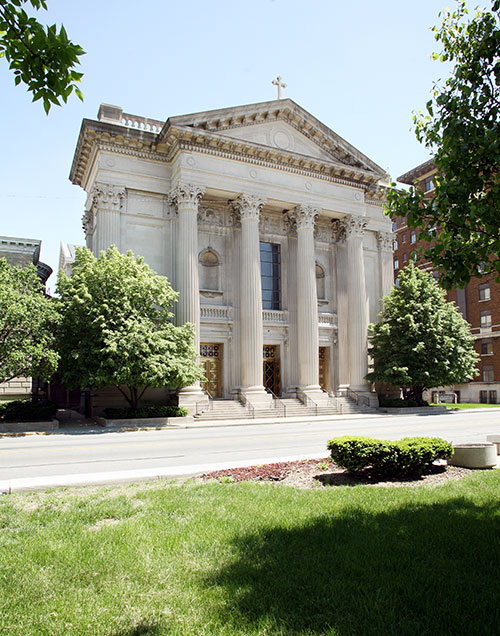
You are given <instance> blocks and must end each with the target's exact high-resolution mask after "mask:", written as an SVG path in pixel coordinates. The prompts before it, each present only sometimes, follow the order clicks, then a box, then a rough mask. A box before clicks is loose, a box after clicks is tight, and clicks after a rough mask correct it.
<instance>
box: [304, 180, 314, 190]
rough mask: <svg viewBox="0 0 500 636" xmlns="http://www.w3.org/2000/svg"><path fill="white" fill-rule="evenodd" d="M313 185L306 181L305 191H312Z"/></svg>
mask: <svg viewBox="0 0 500 636" xmlns="http://www.w3.org/2000/svg"><path fill="white" fill-rule="evenodd" d="M312 187H313V186H312V183H311V182H310V181H306V183H305V189H306V190H312Z"/></svg>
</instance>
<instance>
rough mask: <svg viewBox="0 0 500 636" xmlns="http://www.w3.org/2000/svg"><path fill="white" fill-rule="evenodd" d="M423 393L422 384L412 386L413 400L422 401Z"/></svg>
mask: <svg viewBox="0 0 500 636" xmlns="http://www.w3.org/2000/svg"><path fill="white" fill-rule="evenodd" d="M423 393H424V387H423V386H414V387H413V394H414V395H415V400H417V402H419V403H420V402H422V400H423V397H422V395H423Z"/></svg>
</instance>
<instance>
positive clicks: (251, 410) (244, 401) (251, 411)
mask: <svg viewBox="0 0 500 636" xmlns="http://www.w3.org/2000/svg"><path fill="white" fill-rule="evenodd" d="M238 399H239V401H240V402H241V403H242V404H243V406H244V407H245V408H246V410H247V411H248V412H249V414H250V417H251V418H252V419H255V407H254V406H252V404H250V402H249V401H248V400H247V399H245V397H244V396H243V395H242V394H241V389H238Z"/></svg>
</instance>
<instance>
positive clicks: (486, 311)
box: [393, 159, 500, 403]
mask: <svg viewBox="0 0 500 636" xmlns="http://www.w3.org/2000/svg"><path fill="white" fill-rule="evenodd" d="M435 172H436V169H435V166H434V163H433V161H432V159H431V160H429V161H426V162H425V163H423V164H421V165H420V166H417V167H416V168H413V170H410V171H409V172H407V173H405V174H403V175H401V176H400V177H398V181H399V182H401V183H405V184H408V185H419V186H420V187H421V188H423V190H424V192H425V197H426V198H429V199H430V198H432V197H433V196H434V183H433V176H434V174H435ZM393 231H394V232H395V240H394V280H395V284H396V285H397V278H398V274H399V271H400V270H401V269H402V268H403V267H405V266H406V265H407V264H408V263H409V262H410V260H413V261H414V262H415V263H416V264H417V265H418V266H419V267H421V268H422V269H426V270H433V267H432V263H431V262H429V261H427V262H426V261H424V260H422V259H418V258H417V253H418V250H419V248H420V247H426V245H427V243H426V242H425V241H419V240H418V238H417V237H418V230H415V229H413V228H411V227H408V226H407V224H406V219H405V218H397V219H394V221H393ZM435 276H436V278H437V272H435ZM447 298H448V300H450V301H454V302H455V303H456V305H457V306H458V308H459V310H460V311H461V313H462V315H463V316H464V318H465V319H466V320H467V321H468V322H469V323H470V326H471V331H472V334H473V335H474V338H475V348H476V351H477V352H478V354H479V355H480V361H479V364H478V368H479V373H478V375H477V377H476V378H474V380H472V381H471V382H469V383H468V384H463V385H456V386H454V387H451V389H452V390H453V391H455V392H457V394H458V398H459V401H461V402H483V403H486V402H489V403H497V402H499V401H500V283H497V282H495V276H494V275H493V274H489V275H486V276H482V277H479V278H472V279H471V280H470V282H469V283H467V285H466V286H465V288H464V289H452V290H451V291H449V292H448V294H447ZM440 389H443V390H446V391H447V392H448V391H449V390H450V387H446V388H445V387H440Z"/></svg>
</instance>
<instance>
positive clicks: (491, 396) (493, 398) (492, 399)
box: [488, 391, 497, 404]
mask: <svg viewBox="0 0 500 636" xmlns="http://www.w3.org/2000/svg"><path fill="white" fill-rule="evenodd" d="M488 402H489V403H490V404H496V403H497V392H496V391H488Z"/></svg>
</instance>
